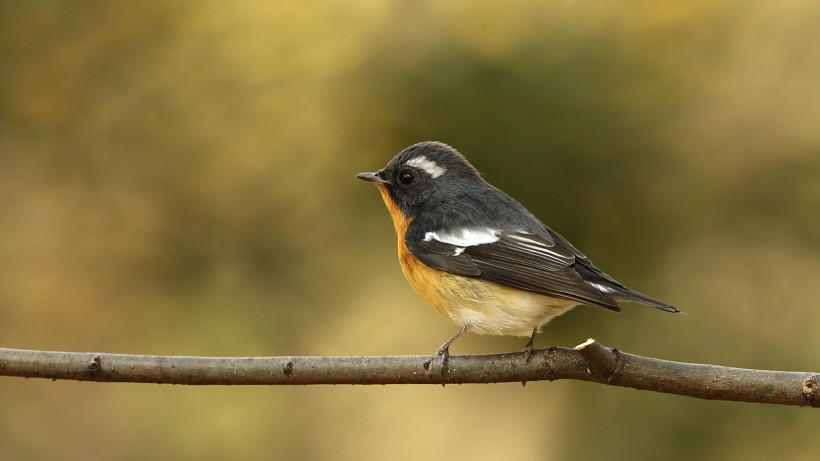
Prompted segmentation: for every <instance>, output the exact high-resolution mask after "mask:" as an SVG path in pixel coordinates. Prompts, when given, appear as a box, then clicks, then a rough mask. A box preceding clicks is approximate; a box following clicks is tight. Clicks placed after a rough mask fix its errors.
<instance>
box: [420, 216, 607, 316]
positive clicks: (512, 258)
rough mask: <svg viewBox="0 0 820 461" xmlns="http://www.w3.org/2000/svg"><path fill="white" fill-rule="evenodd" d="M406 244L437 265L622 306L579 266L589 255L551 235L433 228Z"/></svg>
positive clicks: (593, 302) (557, 294)
mask: <svg viewBox="0 0 820 461" xmlns="http://www.w3.org/2000/svg"><path fill="white" fill-rule="evenodd" d="M468 236H469V237H474V238H472V239H470V238H467V237H468ZM406 243H407V247H408V249H409V250H410V252H411V253H412V254H413V256H415V257H416V258H418V259H419V260H420V261H421V262H422V263H424V264H426V265H427V266H429V267H432V268H434V269H439V270H443V271H446V272H450V273H452V274H457V275H463V276H468V277H477V278H481V279H485V280H488V281H491V282H495V283H499V284H502V285H506V286H510V287H513V288H518V289H521V290H527V291H531V292H534V293H539V294H543V295H546V296H552V297H555V298H560V299H568V300H573V301H578V302H579V303H581V304H590V305H595V306H600V307H605V308H607V309H611V310H620V309H619V308H618V305H617V303H616V302H615V300H614V299H612V298H611V297H610V296H607V294H605V293H604V292H602V290H600V289H598V288H596V287H595V286H594V285H592V284H590V283H588V282H586V281H585V280H584V278H583V277H582V276H581V274H580V273H578V271H576V270H575V264H576V258H584V257H583V255H582V254H579V253H580V252H578V251H577V250H575V248H573V247H571V246H569V247H567V246H563V245H561V244H560V243H561V242H560V241H556V240H555V239H553V238H552V237H551V236H550V235H546V236H538V235H535V234H531V233H526V232H502V231H499V230H493V229H470V230H465V229H461V230H458V231H450V232H427V233H426V234H425V237H424V238H423V239H416V240H411V239H409V235H408V240H407V241H406ZM471 243H474V244H471Z"/></svg>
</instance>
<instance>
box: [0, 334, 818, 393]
mask: <svg viewBox="0 0 820 461" xmlns="http://www.w3.org/2000/svg"><path fill="white" fill-rule="evenodd" d="M0 376H17V377H25V378H45V379H51V380H76V381H97V382H131V383H157V384H187V385H305V384H466V383H504V382H527V381H543V380H548V381H554V380H558V379H574V380H581V381H590V382H596V383H601V384H607V385H613V386H621V387H631V388H634V389H641V390H650V391H655V392H663V393H668V394H677V395H682V396H689V397H695V398H700V399H708V400H731V401H740V402H754V403H773V404H781V405H797V406H806V407H815V408H817V407H820V390H818V381H819V380H820V379H819V378H820V375H818V374H817V373H809V372H787V371H772V370H754V369H746V368H733V367H724V366H718V365H704V364H696V363H685V362H672V361H668V360H660V359H654V358H649V357H642V356H639V355H633V354H628V353H625V352H621V351H618V350H617V349H610V348H607V347H604V346H603V345H601V344H600V343H598V342H597V341H595V340H593V339H589V340H587V341H585V342H584V343H582V344H579V345H578V346H576V347H575V348H573V349H568V348H563V347H548V348H545V349H537V350H534V351H533V352H532V354H531V355H530V357H529V360H527V359H526V357H525V354H524V353H523V352H516V353H508V354H491V355H454V356H450V357H449V360H448V361H447V364H446V367H444V368H442V362H441V361H436V360H431V359H430V356H427V355H421V356H419V355H405V356H370V357H368V356H363V357H356V356H349V357H343V356H340V357H323V356H322V357H318V356H313V357H311V356H282V357H188V356H160V355H124V354H106V353H86V352H50V351H37V350H23V349H4V348H0Z"/></svg>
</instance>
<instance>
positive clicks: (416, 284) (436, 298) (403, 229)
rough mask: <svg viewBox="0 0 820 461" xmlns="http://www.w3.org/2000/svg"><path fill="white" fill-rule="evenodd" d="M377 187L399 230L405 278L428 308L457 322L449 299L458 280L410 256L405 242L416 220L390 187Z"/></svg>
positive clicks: (401, 262) (402, 268) (399, 243)
mask: <svg viewBox="0 0 820 461" xmlns="http://www.w3.org/2000/svg"><path fill="white" fill-rule="evenodd" d="M376 186H377V187H378V188H379V192H381V195H382V200H384V204H385V205H386V206H387V210H388V211H389V212H390V217H391V218H392V219H393V227H394V228H395V229H396V235H397V236H398V247H399V263H400V264H401V270H402V272H403V273H404V277H405V278H406V279H407V281H408V282H409V283H410V286H411V287H413V289H414V290H416V293H418V294H419V295H420V296H421V297H422V299H424V301H426V302H427V304H429V305H431V306H433V308H434V309H436V310H437V311H438V312H439V313H440V314H442V315H443V316H445V317H447V318H448V319H449V320H450V321H454V319H453V317H452V315H451V311H452V307H451V306H452V300H451V299H450V297H449V296H447V293H448V292H454V291H456V288H457V287H455V286H452V285H453V278H454V277H453V276H452V275H450V274H448V273H446V272H443V271H439V270H436V269H432V268H430V267H427V266H426V265H425V264H424V263H422V262H421V261H419V260H418V259H417V258H416V257H415V256H413V254H412V253H410V250H408V249H407V243H405V241H404V235H405V234H406V233H407V228H408V227H410V223H412V222H413V218H412V217H406V216H404V213H402V212H401V210H400V209H399V207H398V206H397V205H396V203H395V202H394V201H393V199H392V198H391V197H390V193H389V192H388V191H387V187H385V186H384V185H383V184H376Z"/></svg>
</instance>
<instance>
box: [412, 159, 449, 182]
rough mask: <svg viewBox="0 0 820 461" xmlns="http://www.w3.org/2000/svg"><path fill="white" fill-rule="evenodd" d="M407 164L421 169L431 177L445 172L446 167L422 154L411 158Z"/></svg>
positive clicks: (436, 176)
mask: <svg viewBox="0 0 820 461" xmlns="http://www.w3.org/2000/svg"><path fill="white" fill-rule="evenodd" d="M407 165H410V166H412V167H416V168H418V169H420V170H423V171H424V172H425V173H427V174H429V175H430V176H432V177H433V178H438V177H439V176H441V175H443V174H444V173H446V172H447V168H444V167H443V166H441V165H439V164H438V163H436V162H434V161H432V160H428V159H427V157H425V156H423V155H422V156H420V157H415V158H411V159H410V160H408V161H407Z"/></svg>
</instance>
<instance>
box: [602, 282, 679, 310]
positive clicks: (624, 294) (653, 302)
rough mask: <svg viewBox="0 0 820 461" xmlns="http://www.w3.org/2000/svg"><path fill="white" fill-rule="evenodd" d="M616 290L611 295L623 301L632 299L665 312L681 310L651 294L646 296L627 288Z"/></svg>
mask: <svg viewBox="0 0 820 461" xmlns="http://www.w3.org/2000/svg"><path fill="white" fill-rule="evenodd" d="M616 290H617V292H616V293H613V296H614V297H615V298H617V299H622V300H624V301H633V302H636V303H640V304H644V305H647V306H651V307H654V308H655V309H660V310H662V311H666V312H674V313H678V312H683V311H682V310H680V309H678V308H677V307H675V306H672V305H670V304H666V303H665V302H663V301H660V300H657V299H655V298H653V297H651V296H647V295H645V294H643V293H638V292H637V291H632V290H630V289H629V288H626V287H623V288H620V287H618V288H616Z"/></svg>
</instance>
